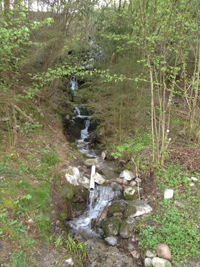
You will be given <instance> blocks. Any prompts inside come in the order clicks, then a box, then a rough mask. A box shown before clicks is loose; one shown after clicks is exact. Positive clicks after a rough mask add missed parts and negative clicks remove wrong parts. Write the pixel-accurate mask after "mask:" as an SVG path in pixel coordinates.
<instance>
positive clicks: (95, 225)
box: [88, 196, 119, 239]
mask: <svg viewBox="0 0 200 267" xmlns="http://www.w3.org/2000/svg"><path fill="white" fill-rule="evenodd" d="M118 197H119V196H116V197H114V198H112V199H111V200H110V201H108V203H107V204H106V206H105V207H104V209H103V210H102V212H101V214H100V216H98V219H97V221H96V223H95V226H94V227H93V228H92V232H91V233H90V235H89V236H88V239H89V238H90V236H91V235H92V233H93V232H94V229H96V226H97V223H98V222H99V220H100V218H101V216H102V214H103V212H104V210H105V209H106V208H107V206H108V204H109V203H110V202H111V201H113V200H115V199H116V198H118Z"/></svg>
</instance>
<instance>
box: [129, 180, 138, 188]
mask: <svg viewBox="0 0 200 267" xmlns="http://www.w3.org/2000/svg"><path fill="white" fill-rule="evenodd" d="M136 184H137V183H136V182H135V181H131V182H130V184H129V185H130V186H132V187H134V186H136Z"/></svg>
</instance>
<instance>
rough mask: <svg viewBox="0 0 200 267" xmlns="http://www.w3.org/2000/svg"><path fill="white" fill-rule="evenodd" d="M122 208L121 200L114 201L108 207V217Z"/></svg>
mask: <svg viewBox="0 0 200 267" xmlns="http://www.w3.org/2000/svg"><path fill="white" fill-rule="evenodd" d="M120 211H121V208H120V204H119V202H113V203H112V204H111V205H110V206H109V207H108V212H107V215H108V217H111V216H112V215H113V213H115V212H120Z"/></svg>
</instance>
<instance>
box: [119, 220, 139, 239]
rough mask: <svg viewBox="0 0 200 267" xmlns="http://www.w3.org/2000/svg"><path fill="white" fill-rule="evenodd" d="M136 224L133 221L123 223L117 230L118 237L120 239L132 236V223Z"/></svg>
mask: <svg viewBox="0 0 200 267" xmlns="http://www.w3.org/2000/svg"><path fill="white" fill-rule="evenodd" d="M135 222H136V220H135V219H133V220H132V221H131V223H128V222H127V221H123V222H122V224H121V226H120V229H119V235H120V236H121V237H122V238H130V237H132V236H133V228H134V223H135Z"/></svg>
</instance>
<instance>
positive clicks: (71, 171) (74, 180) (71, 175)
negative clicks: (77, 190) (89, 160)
mask: <svg viewBox="0 0 200 267" xmlns="http://www.w3.org/2000/svg"><path fill="white" fill-rule="evenodd" d="M64 172H65V178H66V180H67V181H68V182H69V183H70V184H73V185H79V182H78V179H79V178H80V173H79V169H78V168H76V167H69V168H68V169H67V170H64Z"/></svg>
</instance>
